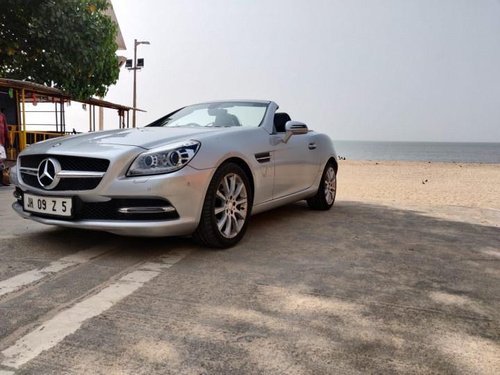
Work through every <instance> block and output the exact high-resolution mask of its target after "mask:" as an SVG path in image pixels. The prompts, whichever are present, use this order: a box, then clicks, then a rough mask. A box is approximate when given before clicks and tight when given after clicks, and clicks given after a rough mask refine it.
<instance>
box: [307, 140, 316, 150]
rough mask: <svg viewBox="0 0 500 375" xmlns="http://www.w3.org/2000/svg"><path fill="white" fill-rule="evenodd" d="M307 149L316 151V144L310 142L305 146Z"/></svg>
mask: <svg viewBox="0 0 500 375" xmlns="http://www.w3.org/2000/svg"><path fill="white" fill-rule="evenodd" d="M307 147H308V148H309V150H316V143H314V142H311V143H309V144H308V145H307Z"/></svg>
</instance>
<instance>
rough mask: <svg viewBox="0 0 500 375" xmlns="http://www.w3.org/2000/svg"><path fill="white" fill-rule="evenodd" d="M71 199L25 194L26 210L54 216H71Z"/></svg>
mask: <svg viewBox="0 0 500 375" xmlns="http://www.w3.org/2000/svg"><path fill="white" fill-rule="evenodd" d="M72 203H73V201H72V199H71V198H60V197H40V196H38V195H32V194H24V210H25V211H30V212H37V213H40V214H46V215H54V216H71V208H72Z"/></svg>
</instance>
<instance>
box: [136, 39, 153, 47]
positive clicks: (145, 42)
mask: <svg viewBox="0 0 500 375" xmlns="http://www.w3.org/2000/svg"><path fill="white" fill-rule="evenodd" d="M139 44H151V43H149V42H148V41H147V40H144V41H141V42H135V45H136V46H138V45H139Z"/></svg>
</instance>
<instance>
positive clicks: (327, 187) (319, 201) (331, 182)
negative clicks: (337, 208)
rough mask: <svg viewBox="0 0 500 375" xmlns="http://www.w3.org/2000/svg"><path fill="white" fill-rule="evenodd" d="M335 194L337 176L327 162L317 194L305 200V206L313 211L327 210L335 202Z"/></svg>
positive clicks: (330, 163) (331, 164)
mask: <svg viewBox="0 0 500 375" xmlns="http://www.w3.org/2000/svg"><path fill="white" fill-rule="evenodd" d="M336 194H337V174H336V173H335V168H334V166H333V163H332V162H331V161H329V162H328V163H327V164H326V166H325V169H324V171H323V175H322V176H321V181H320V183H319V187H318V192H317V193H316V195H315V196H314V197H312V198H309V199H308V200H307V204H308V205H309V207H310V208H312V209H313V210H329V209H330V208H331V207H332V206H333V203H334V202H335V196H336Z"/></svg>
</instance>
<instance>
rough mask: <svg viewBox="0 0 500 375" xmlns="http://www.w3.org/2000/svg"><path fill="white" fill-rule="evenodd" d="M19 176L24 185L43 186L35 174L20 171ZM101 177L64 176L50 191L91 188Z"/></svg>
mask: <svg viewBox="0 0 500 375" xmlns="http://www.w3.org/2000/svg"><path fill="white" fill-rule="evenodd" d="M21 177H22V179H23V181H24V183H25V184H26V185H29V186H33V187H36V188H38V189H43V186H42V185H40V183H39V182H38V178H37V177H36V176H33V175H30V174H27V173H22V174H21ZM101 180H102V178H101V177H97V178H65V179H61V181H60V182H59V183H58V184H57V186H56V187H55V188H53V189H52V191H64V190H92V189H95V188H96V187H97V185H99V182H101Z"/></svg>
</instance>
